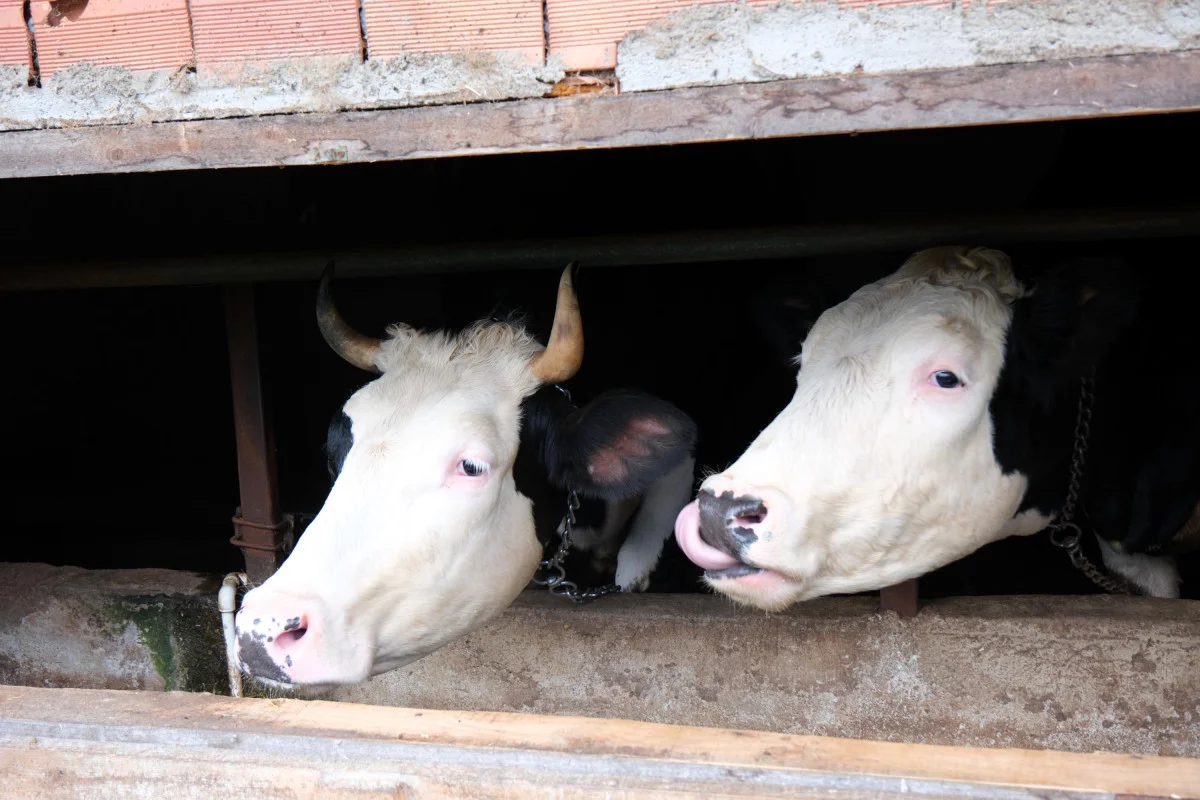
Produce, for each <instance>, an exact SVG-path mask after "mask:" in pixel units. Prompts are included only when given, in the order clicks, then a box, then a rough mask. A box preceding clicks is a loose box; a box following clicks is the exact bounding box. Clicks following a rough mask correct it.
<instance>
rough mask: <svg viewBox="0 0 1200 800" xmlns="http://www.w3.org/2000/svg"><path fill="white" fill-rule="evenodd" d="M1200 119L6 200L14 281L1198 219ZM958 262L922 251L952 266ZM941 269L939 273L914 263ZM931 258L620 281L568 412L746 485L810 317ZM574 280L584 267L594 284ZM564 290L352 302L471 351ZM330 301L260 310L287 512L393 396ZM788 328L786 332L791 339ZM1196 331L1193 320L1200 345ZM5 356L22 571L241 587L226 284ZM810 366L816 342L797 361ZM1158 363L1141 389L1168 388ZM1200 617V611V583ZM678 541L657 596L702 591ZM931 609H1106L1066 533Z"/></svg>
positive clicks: (506, 278)
mask: <svg viewBox="0 0 1200 800" xmlns="http://www.w3.org/2000/svg"><path fill="white" fill-rule="evenodd" d="M1196 141H1200V115H1196V114H1173V115H1167V116H1149V117H1139V118H1124V119H1107V120H1094V121H1081V122H1071V123H1045V124H1027V125H1015V126H997V127H991V128H962V129H952V130H940V131H918V132H903V133H881V134H863V135H858V136H830V137H814V138H797V139H784V140H771V141H745V142H732V143H720V144H706V145H689V146H678V147H659V148H643V149H627V150H605V151H594V152H565V153H548V154H534V155H519V156H516V155H514V156H486V157H485V156H480V157H474V158H464V159H446V160H429V161H411V162H393V163H380V164H363V165H351V166H336V167H291V168H286V169H246V170H212V171H186V172H163V173H151V174H132V175H98V176H85V177H61V178H45V179H29V180H8V181H3V182H0V209H3V214H0V271H2V270H3V269H5V268H6V267H12V266H15V265H22V266H30V265H34V266H36V265H45V267H44V268H46V269H51V268H53V264H55V263H62V262H73V263H77V264H86V263H88V262H90V261H93V260H95V261H100V260H113V259H123V258H142V257H160V256H161V257H178V256H188V257H195V258H211V259H220V258H221V256H222V254H229V253H240V254H253V253H257V252H274V251H280V250H297V251H318V252H320V251H324V250H330V249H334V248H338V249H346V248H354V247H401V246H403V247H409V246H420V245H438V246H452V245H456V244H469V243H477V242H493V241H510V240H519V239H527V238H535V237H536V238H545V237H555V236H580V235H599V234H604V235H609V234H640V233H662V232H677V233H678V234H680V235H681V236H682V237H684V238H686V236H687V234H688V232H690V231H703V232H707V233H710V234H711V233H712V232H713V231H719V230H723V229H732V228H744V227H755V226H769V225H793V224H796V225H800V224H803V225H818V226H819V225H837V224H844V223H858V224H864V223H865V224H891V223H895V222H898V221H911V222H912V223H913V224H914V225H918V226H919V225H920V224H922V222H925V221H936V220H938V219H940V218H942V217H943V216H945V215H954V214H963V213H971V214H989V213H997V214H1000V213H1011V212H1018V211H1023V212H1037V211H1043V210H1045V211H1050V210H1070V209H1078V210H1087V209H1100V208H1126V209H1141V210H1152V209H1154V208H1155V207H1159V206H1171V205H1183V204H1188V203H1195V197H1196V196H1195V187H1196V186H1197V185H1200V180H1198V179H1200V174H1198V173H1200V167H1198V166H1197V161H1196V159H1194V158H1193V157H1192V156H1191V154H1192V153H1193V152H1194V149H1195V142H1196ZM1195 233H1196V232H1193V238H1183V237H1181V238H1175V239H1154V240H1128V239H1126V240H1123V241H1100V242H1095V241H1094V242H1091V243H1080V242H1073V241H1070V240H1069V239H1061V240H1058V241H1054V240H1053V239H1050V240H1047V241H1043V242H1040V243H1031V242H1025V243H1021V242H1005V241H987V242H974V241H964V242H961V243H963V244H987V245H989V246H992V247H997V248H1000V249H1002V250H1005V251H1006V252H1008V253H1009V254H1010V255H1011V256H1013V258H1014V261H1015V262H1016V263H1017V265H1018V268H1020V267H1021V265H1023V264H1024V265H1029V266H1030V267H1031V268H1032V269H1033V270H1034V271H1036V270H1037V269H1041V268H1043V267H1044V266H1048V265H1049V264H1050V263H1052V261H1053V260H1054V259H1055V258H1058V257H1062V256H1069V255H1076V254H1080V253H1092V254H1096V253H1098V254H1111V253H1122V254H1125V255H1128V256H1129V257H1130V258H1131V259H1132V260H1133V261H1134V263H1136V264H1137V265H1138V266H1139V268H1140V269H1143V270H1148V271H1150V272H1149V274H1151V275H1153V276H1154V279H1155V280H1162V281H1171V282H1179V283H1180V286H1181V290H1182V291H1188V289H1187V288H1184V284H1185V283H1187V282H1188V281H1189V279H1190V278H1191V277H1192V275H1193V273H1195V271H1196V268H1197V266H1200V264H1198V258H1197V256H1196V253H1197V252H1200V251H1198V250H1197V244H1198V243H1200V236H1195ZM949 243H960V242H945V241H941V240H934V241H928V242H923V243H921V246H930V245H938V244H949ZM913 249H915V248H913ZM908 254H909V249H902V250H890V251H877V252H842V253H829V254H828V255H823V256H819V257H812V258H807V259H775V260H766V259H764V260H739V261H733V262H716V263H703V264H671V265H630V266H622V267H590V268H589V265H588V263H587V262H586V260H584V261H582V262H581V271H580V273H579V277H578V284H577V285H578V293H579V298H580V302H581V305H582V311H583V319H584V327H585V333H586V340H587V349H586V357H585V359H584V364H583V368H582V370H581V371H580V372H579V374H578V375H577V376H576V377H575V378H574V379H572V380H571V381H570V382H569V384H568V387H569V388H570V390H571V392H572V394H573V395H574V397H575V399H576V400H578V401H586V400H588V399H590V398H591V397H594V396H595V395H597V394H599V393H600V392H601V391H603V390H605V389H609V388H614V387H622V386H629V387H636V388H640V389H643V390H645V391H648V392H651V393H653V394H657V395H659V396H661V397H663V398H665V399H667V400H669V401H670V402H672V403H675V404H676V405H678V406H679V407H680V408H682V409H683V410H684V411H686V412H687V413H688V414H690V415H692V417H693V418H694V419H695V420H696V422H697V424H698V426H699V430H700V441H699V446H698V447H699V450H698V453H697V461H698V463H699V464H700V465H701V466H702V467H703V468H709V469H720V468H721V467H723V466H725V465H727V464H728V463H729V462H731V461H732V460H733V459H734V458H736V457H737V456H738V455H739V454H740V453H741V451H742V450H743V449H744V448H745V446H746V445H747V444H748V443H749V442H750V441H751V440H752V439H753V438H754V437H755V435H756V434H757V433H758V432H759V430H761V429H762V427H763V426H765V425H766V424H767V423H768V422H769V421H770V420H771V419H772V418H773V417H774V416H775V414H776V413H778V412H779V410H781V409H782V408H783V407H784V405H786V403H787V402H788V400H789V398H790V397H791V394H792V389H793V385H794V370H793V369H792V368H791V367H789V365H788V363H787V358H788V356H789V354H790V353H789V351H790V348H791V346H792V344H793V343H794V342H793V341H792V338H793V335H792V333H791V331H790V329H789V327H788V326H787V325H786V324H784V323H786V319H787V316H788V315H789V314H792V315H796V314H798V313H799V312H800V311H801V309H800V306H808V307H809V308H811V307H813V306H814V305H816V306H822V307H823V306H825V305H828V304H832V303H835V302H837V301H839V300H841V299H843V298H844V297H845V296H846V295H847V294H849V292H850V291H851V290H852V289H853V288H855V287H856V286H857V285H858V284H861V283H862V282H864V281H866V280H870V279H873V278H876V277H880V276H882V275H883V274H885V273H887V272H890V271H892V270H893V269H895V268H896V267H898V266H899V264H900V263H901V261H902V260H903V259H904V258H905V257H906V256H907V255H908ZM564 263H565V259H564ZM561 266H562V265H559V266H558V267H557V268H556V269H555V270H553V271H551V270H534V269H529V270H522V269H513V270H499V271H490V272H474V273H469V274H434V273H423V274H408V275H401V274H397V275H393V276H390V277H378V278H362V279H353V278H341V279H339V282H338V289H337V294H338V299H337V302H338V305H339V307H340V308H341V310H342V313H343V315H344V316H345V317H346V319H347V320H349V321H351V322H352V324H353V325H354V326H355V327H356V328H358V329H359V330H360V331H363V332H364V333H367V334H368V335H382V333H383V330H384V326H385V325H387V324H388V323H391V322H395V321H404V322H407V323H409V324H412V325H414V326H417V327H425V328H437V327H445V328H459V327H461V326H464V325H466V324H467V323H469V322H471V321H473V320H475V319H477V318H479V317H481V316H485V315H488V314H491V313H494V312H501V311H505V310H512V309H517V310H521V311H524V312H525V313H526V314H527V318H528V322H529V324H530V325H531V326H532V328H533V330H534V331H535V332H536V334H537V335H538V337H539V338H541V339H542V340H543V341H544V339H545V337H546V335H547V334H548V333H549V329H550V323H551V317H552V315H553V310H554V303H553V298H554V286H555V281H556V275H557V271H558V269H561ZM318 277H319V274H318V273H314V274H312V275H311V276H309V278H308V279H307V280H296V281H287V282H278V283H269V284H260V285H258V286H257V288H256V299H257V304H258V324H259V336H260V346H261V350H262V359H263V382H264V388H265V391H266V393H267V399H268V408H269V411H270V414H271V416H272V419H273V426H274V436H275V441H276V445H277V458H278V480H279V489H280V494H281V507H282V508H283V509H284V510H285V511H289V512H295V513H299V514H313V513H315V512H316V511H317V510H318V509H319V508H320V506H321V503H322V500H323V498H324V496H325V493H326V492H327V491H328V488H329V476H328V473H327V472H326V466H325V456H324V453H323V451H322V446H323V444H324V439H325V432H326V428H327V426H328V424H329V421H330V419H331V417H332V415H333V414H335V413H336V412H337V410H338V409H339V408H340V406H341V404H342V403H343V402H344V401H345V399H346V397H347V396H348V395H349V394H350V393H351V392H352V391H353V390H354V389H356V388H357V387H358V386H360V385H362V384H363V383H364V382H366V381H367V380H368V379H369V378H370V376H368V375H366V374H365V373H362V372H360V371H358V370H355V369H354V368H353V367H351V366H350V365H348V364H346V363H344V362H343V361H342V360H341V359H339V358H338V357H337V356H336V355H335V354H334V353H333V352H331V351H330V350H329V349H328V348H327V347H326V346H325V344H324V342H323V341H322V340H321V337H320V334H319V332H318V330H317V326H316V323H315V320H314V318H313V307H314V301H315V296H316V288H317V278H318ZM781 320H782V322H781ZM1193 328H1194V322H1193V320H1191V319H1179V320H1178V330H1179V336H1180V337H1182V338H1189V337H1194V332H1193ZM0 337H3V339H4V341H6V342H7V343H8V344H7V346H6V347H5V360H4V392H3V393H2V395H0V397H2V399H0V403H2V404H3V405H2V408H3V417H4V419H5V422H6V424H5V435H4V450H3V452H4V456H5V458H6V460H7V462H8V467H7V469H6V470H5V476H6V477H5V478H4V479H3V481H2V483H0V485H2V486H3V496H4V498H5V502H4V511H3V522H4V534H3V538H2V542H3V544H2V545H0V560H3V561H41V562H48V563H51V564H69V565H75V566H81V567H88V568H132V567H151V566H153V567H165V568H172V569H189V570H197V571H202V572H210V573H223V572H226V571H229V570H235V569H239V568H240V567H241V565H242V563H243V562H242V556H241V553H240V552H239V551H238V550H237V549H236V548H235V547H234V546H233V545H231V544H230V543H229V537H230V536H231V534H232V528H231V524H230V517H231V516H232V514H233V511H234V508H235V507H236V506H237V503H238V481H237V462H236V455H235V451H234V436H233V415H232V408H231V400H230V380H229V363H228V355H227V345H226V339H225V318H224V309H223V306H222V294H221V289H220V287H218V286H212V285H205V286H172V287H145V288H113V289H90V290H86V291H84V290H62V291H36V292H9V293H0ZM795 343H798V342H795ZM1153 377H1154V376H1153V375H1147V374H1142V373H1141V372H1140V371H1139V370H1138V368H1137V365H1130V379H1131V380H1140V381H1147V380H1151V381H1152V380H1153ZM1183 571H1184V579H1185V583H1184V596H1185V597H1193V598H1195V597H1200V587H1197V585H1196V584H1197V580H1196V578H1197V577H1200V576H1198V575H1197V574H1196V573H1197V570H1196V568H1195V566H1194V564H1186V563H1185V564H1184V565H1183ZM698 574H699V573H698V571H696V570H694V569H692V568H691V566H690V565H689V564H687V563H686V560H685V559H683V557H682V554H681V553H680V551H679V550H678V547H677V546H676V544H675V542H674V539H673V538H672V539H671V540H669V541H668V543H667V549H666V556H665V567H664V569H663V570H662V574H661V575H660V577H659V579H658V580H657V581H656V582H655V583H654V584H652V589H653V590H655V591H674V592H680V591H702V590H703V589H702V588H701V586H700V584H699V583H698V582H697V580H696V579H697V576H698ZM921 590H922V594H923V595H924V596H927V597H934V596H944V595H954V594H1020V593H1051V594H1055V593H1064V594H1085V593H1092V592H1094V591H1098V590H1097V589H1095V587H1093V586H1092V584H1091V583H1090V582H1088V581H1087V580H1086V579H1085V578H1083V577H1082V576H1081V575H1079V574H1078V573H1076V572H1075V570H1073V569H1072V568H1071V567H1070V565H1069V563H1068V561H1067V559H1066V557H1065V556H1064V555H1063V554H1062V552H1061V551H1058V550H1056V549H1055V548H1053V547H1052V546H1051V545H1050V544H1049V542H1048V541H1047V539H1046V537H1045V535H1039V536H1036V537H1031V538H1028V539H1012V540H1007V541H1002V542H998V543H995V544H993V545H989V546H987V547H985V548H983V549H982V550H980V551H979V552H977V553H975V554H973V555H972V556H969V557H968V558H966V559H963V560H962V561H960V562H958V563H956V564H953V565H950V566H948V567H945V568H943V569H941V570H939V571H938V572H936V573H934V574H932V575H930V576H927V577H925V578H923V579H922V581H921Z"/></svg>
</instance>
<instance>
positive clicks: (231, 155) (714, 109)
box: [0, 51, 1200, 178]
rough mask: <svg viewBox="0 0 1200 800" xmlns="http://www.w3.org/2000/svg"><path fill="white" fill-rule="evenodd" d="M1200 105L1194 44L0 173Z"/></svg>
mask: <svg viewBox="0 0 1200 800" xmlns="http://www.w3.org/2000/svg"><path fill="white" fill-rule="evenodd" d="M1197 109H1200V51H1191V52H1181V53H1169V54H1160V55H1135V56H1118V57H1109V58H1097V59H1087V60H1079V61H1073V62H1072V61H1053V62H1039V63H1032V64H1018V65H1002V66H988V67H974V68H968V69H956V70H944V71H932V72H920V73H900V74H894V75H854V76H848V77H843V78H831V79H822V80H789V81H774V82H767V83H758V84H742V85H735V86H719V87H705V88H692V89H676V90H671V91H666V92H646V93H636V94H618V95H591V96H589V95H583V96H572V97H559V98H544V99H536V100H522V101H510V102H502V103H475V104H467V105H458V106H433V107H424V108H409V109H397V110H387V111H361V112H344V113H336V114H295V115H279V116H268V117H254V118H243V119H222V120H206V121H196V122H169V123H161V124H154V125H138V126H94V127H79V128H71V129H50V130H30V131H13V132H7V133H2V134H0V178H9V177H33V176H38V175H70V174H82V173H97V172H147V171H155V170H177V169H206V168H218V167H254V166H286V165H293V164H333V163H353V162H371V161H388V160H402V159H416V158H435V157H447V156H463V155H479V154H487V153H519V152H532V151H552V150H578V149H595V148H614V147H637V146H645V145H663V144H682V143H693V142H713V141H725V140H735V139H765V138H775V137H785V136H805V135H817V134H831V133H851V132H860V131H884V130H907V129H917V128H941V127H953V126H962V125H985V124H999V123H1013V122H1029V121H1036V120H1064V119H1085V118H1090V117H1110V116H1122V115H1134V114H1151V113H1162V112H1173V111H1191V110H1197Z"/></svg>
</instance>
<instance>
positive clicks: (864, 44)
mask: <svg viewBox="0 0 1200 800" xmlns="http://www.w3.org/2000/svg"><path fill="white" fill-rule="evenodd" d="M1198 47H1200V3H1198V2H1196V0H1087V1H1086V2H1080V0H1037V2H1031V0H1012V1H1011V2H1005V3H1000V4H997V5H992V6H990V7H988V6H985V4H983V3H979V2H976V3H971V4H970V5H969V6H963V5H962V4H954V5H953V6H950V7H944V8H930V7H927V6H918V5H914V6H889V7H882V8H880V7H870V6H868V7H865V8H846V9H843V8H839V7H838V6H837V5H836V4H834V3H811V2H808V3H796V4H794V5H793V4H791V3H786V2H781V3H780V4H779V5H777V6H747V5H743V4H731V5H708V6H699V7H694V8H688V9H684V10H680V11H676V12H673V13H672V14H671V15H670V16H669V17H667V18H666V19H664V20H662V21H659V22H655V23H651V24H650V25H648V26H646V27H645V28H643V29H642V30H639V31H635V32H633V33H630V34H628V35H627V36H626V37H625V38H624V39H623V40H622V41H621V42H620V44H619V45H618V47H617V77H618V79H619V80H620V85H621V90H622V91H626V92H629V91H635V92H636V91H646V90H652V89H667V88H675V87H681V86H700V85H716V84H723V83H751V82H756V81H768V80H780V79H788V78H812V77H825V76H832V75H846V74H850V73H854V72H867V73H883V72H900V71H916V70H930V69H950V68H956V67H970V66H983V65H990V64H1013V63H1023V62H1029V61H1042V60H1047V61H1048V60H1061V59H1070V58H1083V57H1092V56H1109V55H1127V54H1132V53H1158V52H1169V51H1176V50H1192V49H1196V48H1198Z"/></svg>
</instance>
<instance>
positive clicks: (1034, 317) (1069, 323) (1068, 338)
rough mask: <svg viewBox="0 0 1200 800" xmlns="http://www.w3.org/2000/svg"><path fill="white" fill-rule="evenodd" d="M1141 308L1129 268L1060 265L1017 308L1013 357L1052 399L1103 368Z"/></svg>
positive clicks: (1107, 262)
mask: <svg viewBox="0 0 1200 800" xmlns="http://www.w3.org/2000/svg"><path fill="white" fill-rule="evenodd" d="M1139 305H1140V292H1139V289H1138V282H1137V279H1136V276H1135V275H1134V273H1133V271H1132V270H1131V269H1130V268H1129V267H1128V266H1127V265H1125V264H1123V263H1121V262H1119V261H1112V260H1099V259H1092V260H1079V261H1074V262H1071V263H1067V264H1063V265H1060V266H1059V267H1056V268H1055V269H1053V270H1051V271H1050V272H1048V273H1046V274H1045V275H1043V276H1042V277H1041V278H1040V279H1039V280H1038V281H1037V282H1036V284H1035V285H1034V287H1033V291H1032V293H1031V294H1029V295H1027V296H1025V297H1023V298H1021V299H1020V300H1017V301H1016V302H1015V303H1014V304H1013V322H1012V328H1011V332H1010V336H1009V338H1010V343H1009V348H1010V357H1013V356H1014V355H1015V356H1016V357H1017V359H1018V360H1019V361H1020V362H1021V368H1022V371H1024V372H1026V373H1027V376H1028V379H1029V380H1030V381H1031V382H1032V383H1033V384H1034V385H1035V386H1040V387H1043V389H1044V391H1045V392H1046V393H1047V394H1052V393H1053V392H1054V391H1056V390H1057V389H1058V388H1059V387H1061V386H1062V385H1064V384H1069V383H1071V382H1074V381H1076V380H1078V379H1079V378H1081V377H1084V376H1086V375H1088V374H1090V373H1091V372H1092V370H1094V369H1095V368H1096V367H1097V366H1099V364H1100V362H1101V361H1103V360H1104V357H1105V356H1106V355H1107V354H1108V352H1109V350H1110V349H1111V348H1112V345H1113V343H1114V342H1115V341H1116V340H1117V338H1118V337H1119V336H1120V335H1121V334H1123V333H1124V332H1125V331H1126V330H1127V329H1128V328H1129V326H1130V325H1132V324H1133V322H1134V320H1135V319H1136V318H1137V314H1138V309H1139ZM1014 350H1015V351H1016V352H1015V353H1014V352H1013V351H1014Z"/></svg>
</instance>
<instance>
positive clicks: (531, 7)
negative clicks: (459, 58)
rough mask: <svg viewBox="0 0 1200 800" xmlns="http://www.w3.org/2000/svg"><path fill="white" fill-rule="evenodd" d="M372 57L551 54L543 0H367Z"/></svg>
mask: <svg viewBox="0 0 1200 800" xmlns="http://www.w3.org/2000/svg"><path fill="white" fill-rule="evenodd" d="M363 10H364V12H365V16H366V30H367V51H368V55H369V56H370V57H371V58H387V57H389V56H397V55H400V54H401V53H454V52H463V51H474V52H497V51H505V50H507V51H516V52H519V53H521V54H522V55H524V56H525V58H526V60H527V61H529V62H530V63H531V64H540V63H542V62H543V61H544V59H545V57H546V52H545V51H546V46H545V31H544V28H543V25H542V0H363Z"/></svg>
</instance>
